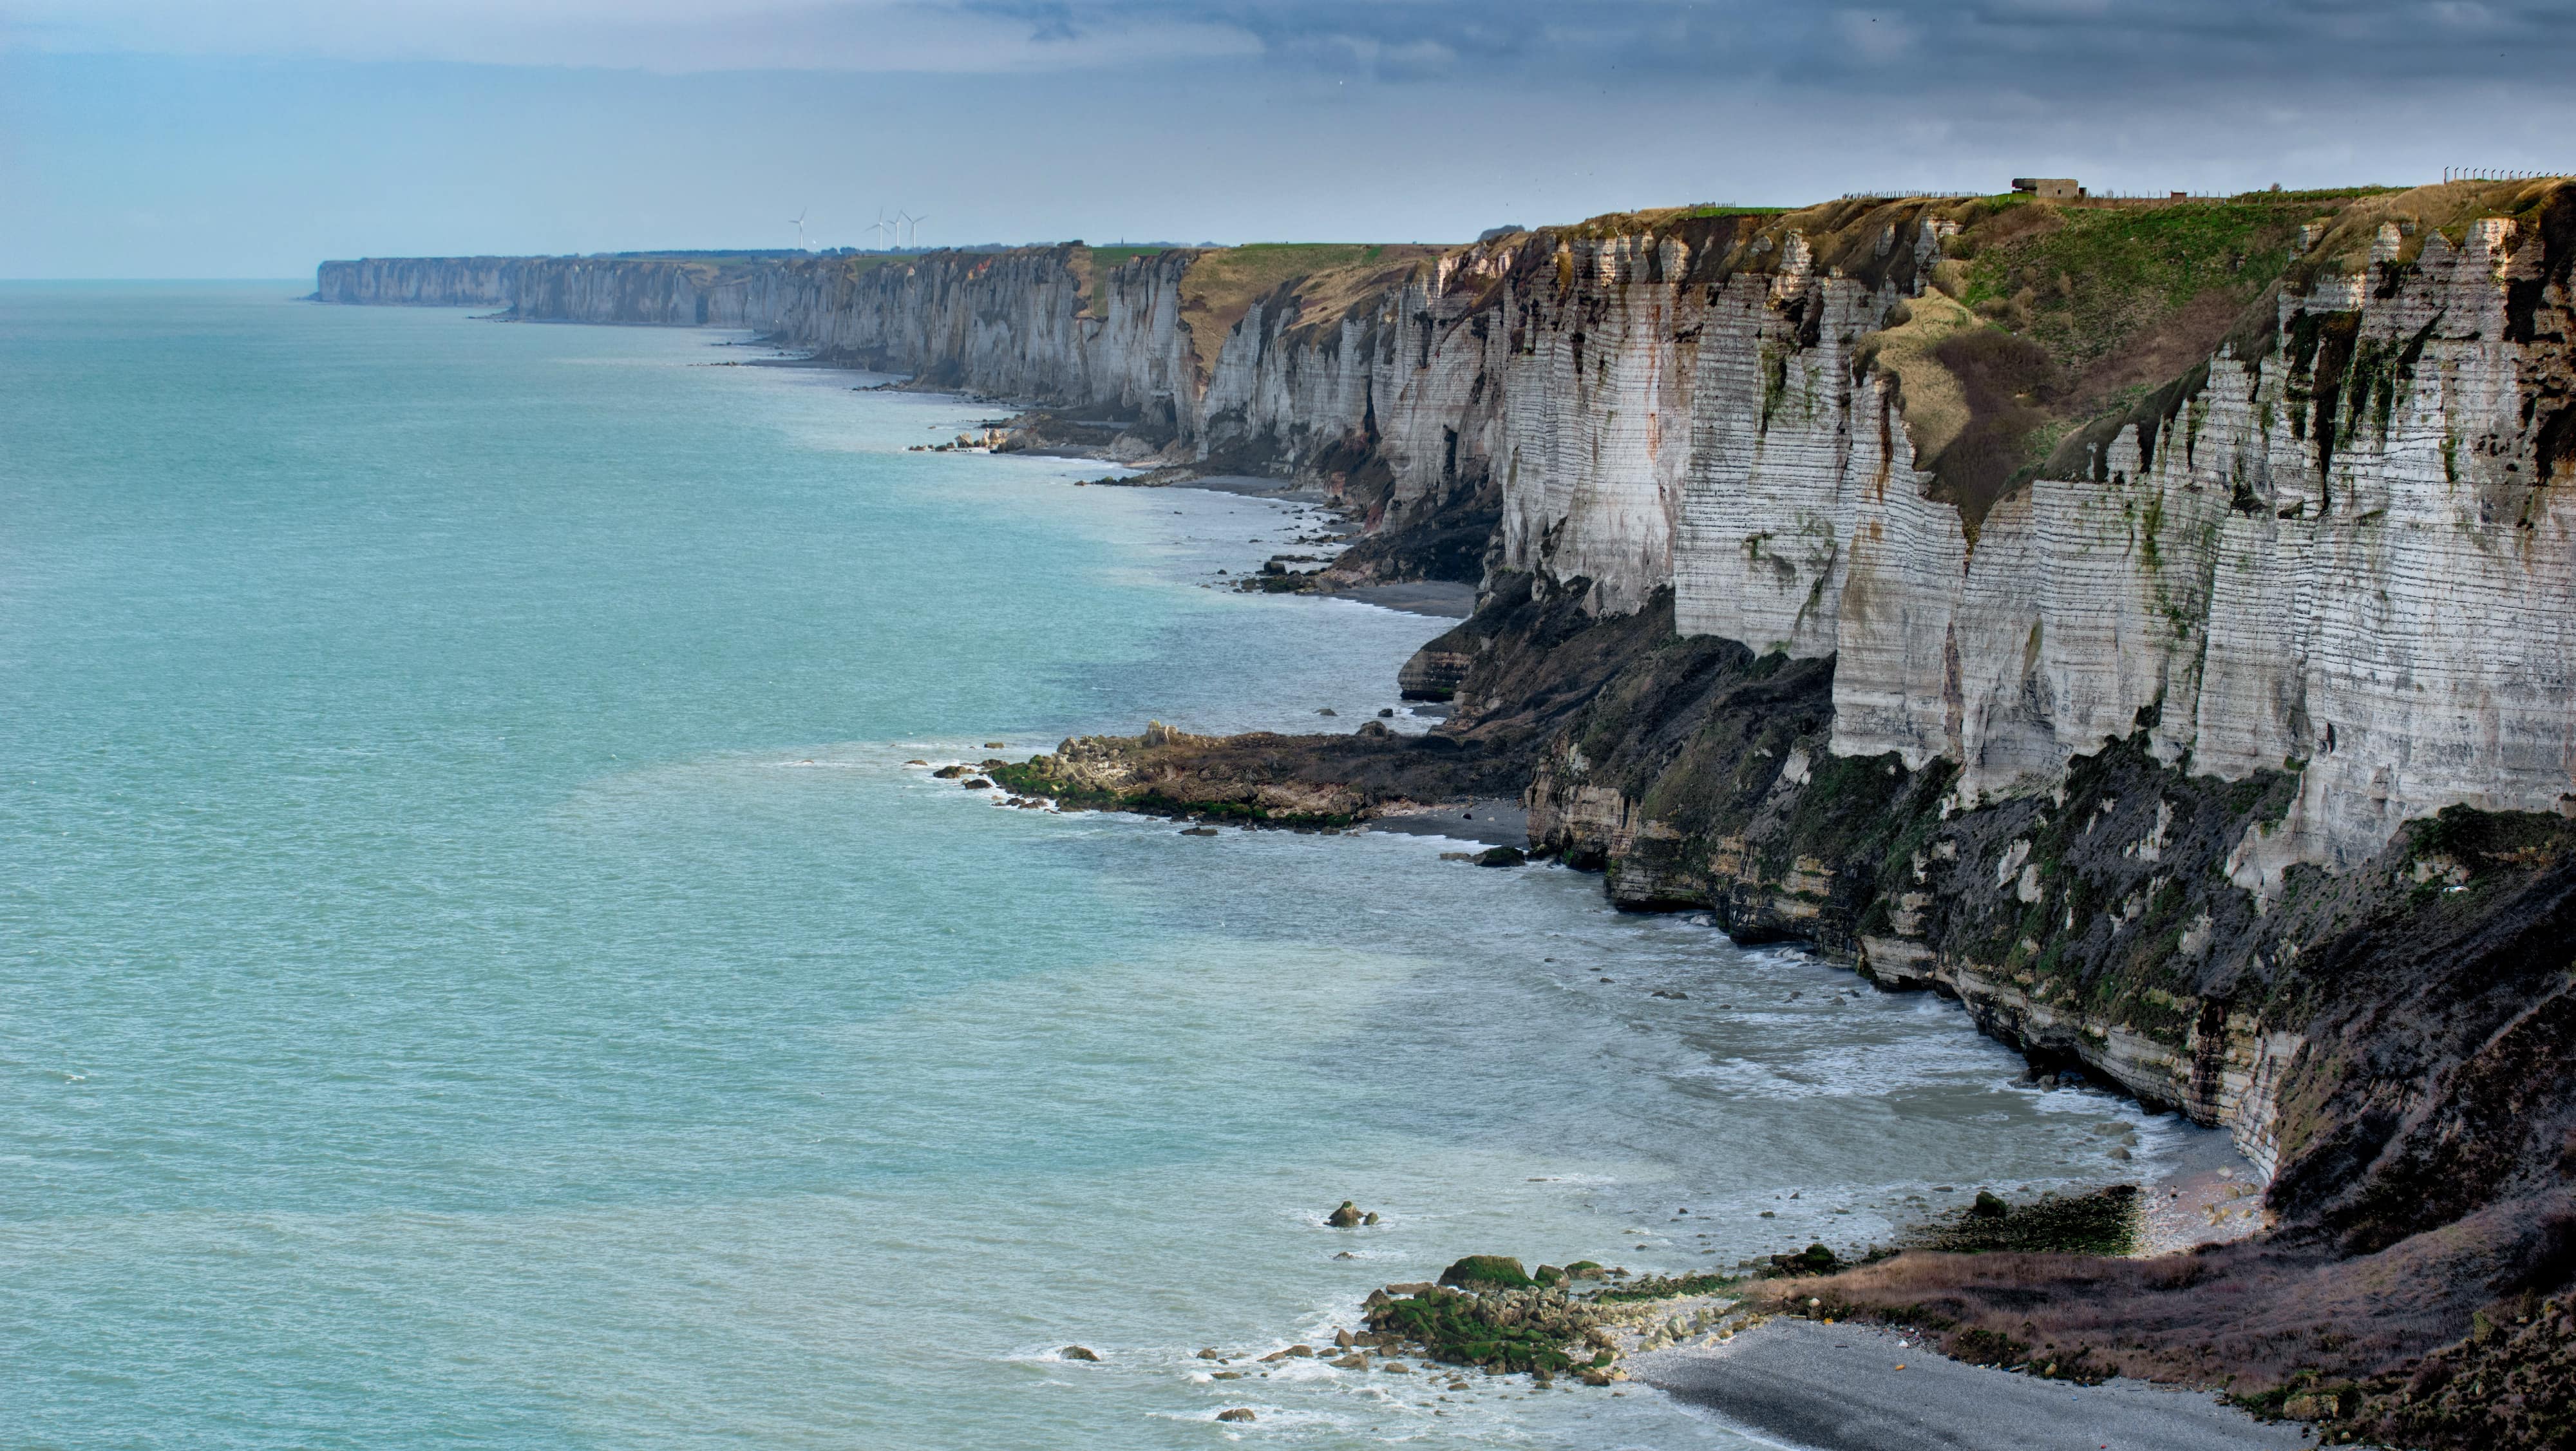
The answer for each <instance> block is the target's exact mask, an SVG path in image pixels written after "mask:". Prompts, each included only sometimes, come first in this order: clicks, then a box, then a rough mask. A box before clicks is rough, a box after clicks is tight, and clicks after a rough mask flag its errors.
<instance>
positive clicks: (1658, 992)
mask: <svg viewBox="0 0 2576 1451" xmlns="http://www.w3.org/2000/svg"><path fill="white" fill-rule="evenodd" d="M1646 996H1648V997H1655V998H1680V999H1682V1000H1684V1001H1688V1000H1689V998H1690V994H1689V993H1677V992H1668V991H1666V990H1665V989H1663V988H1657V989H1655V990H1654V991H1653V992H1651V993H1648V994H1647V995H1646Z"/></svg>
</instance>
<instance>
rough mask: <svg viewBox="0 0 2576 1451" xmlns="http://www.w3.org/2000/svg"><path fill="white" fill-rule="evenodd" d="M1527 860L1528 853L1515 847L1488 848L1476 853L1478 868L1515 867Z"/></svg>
mask: <svg viewBox="0 0 2576 1451" xmlns="http://www.w3.org/2000/svg"><path fill="white" fill-rule="evenodd" d="M1528 860H1529V853H1528V852H1525V851H1523V850H1521V849H1520V848H1519V847H1516V846H1497V847H1489V848H1487V849H1486V850H1484V851H1480V852H1478V853H1476V865H1478V866H1480V867H1516V866H1519V865H1520V864H1521V863H1523V862H1526V861H1528Z"/></svg>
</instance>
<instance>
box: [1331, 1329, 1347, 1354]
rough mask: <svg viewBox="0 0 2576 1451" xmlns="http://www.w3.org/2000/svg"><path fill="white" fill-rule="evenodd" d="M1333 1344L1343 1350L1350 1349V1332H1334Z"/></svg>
mask: <svg viewBox="0 0 2576 1451" xmlns="http://www.w3.org/2000/svg"><path fill="white" fill-rule="evenodd" d="M1333 1344H1334V1345H1335V1346H1337V1347H1339V1348H1341V1349H1343V1350H1348V1349H1350V1348H1351V1332H1349V1331H1347V1330H1335V1331H1334V1332H1333Z"/></svg>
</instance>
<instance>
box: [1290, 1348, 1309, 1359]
mask: <svg viewBox="0 0 2576 1451" xmlns="http://www.w3.org/2000/svg"><path fill="white" fill-rule="evenodd" d="M1288 1353H1289V1354H1290V1355H1293V1356H1296V1357H1297V1358H1299V1359H1300V1360H1312V1359H1313V1358H1314V1356H1315V1347H1313V1346H1311V1345H1292V1346H1289V1347H1288Z"/></svg>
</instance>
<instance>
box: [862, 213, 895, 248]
mask: <svg viewBox="0 0 2576 1451" xmlns="http://www.w3.org/2000/svg"><path fill="white" fill-rule="evenodd" d="M868 230H869V231H871V232H874V233H876V234H877V250H878V251H880V252H883V251H885V250H887V248H886V245H885V240H886V233H888V232H891V231H893V230H894V223H892V222H889V221H887V220H886V217H885V209H884V208H882V207H880V208H878V209H877V219H876V220H875V221H873V222H870V223H868Z"/></svg>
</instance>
